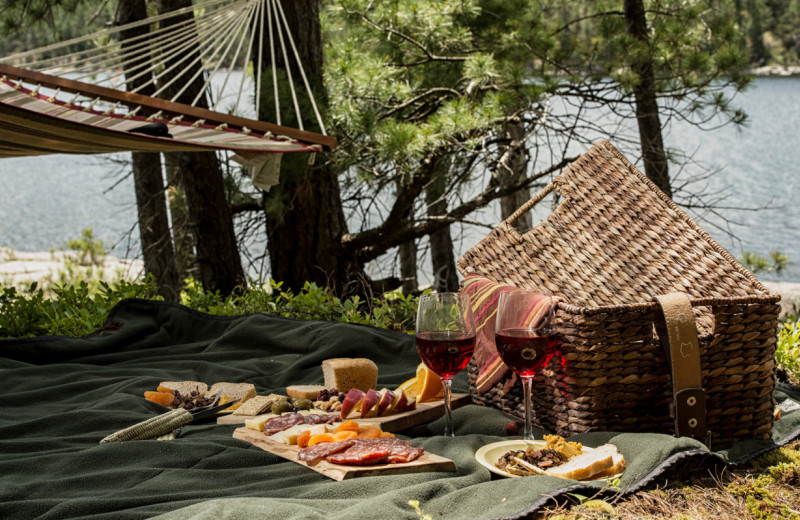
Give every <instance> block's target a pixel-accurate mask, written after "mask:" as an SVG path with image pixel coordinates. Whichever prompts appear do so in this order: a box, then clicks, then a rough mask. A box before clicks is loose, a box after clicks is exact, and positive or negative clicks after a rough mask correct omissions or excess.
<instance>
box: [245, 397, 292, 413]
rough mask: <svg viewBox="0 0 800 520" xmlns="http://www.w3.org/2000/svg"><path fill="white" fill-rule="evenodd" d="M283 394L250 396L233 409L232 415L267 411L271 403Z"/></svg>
mask: <svg viewBox="0 0 800 520" xmlns="http://www.w3.org/2000/svg"><path fill="white" fill-rule="evenodd" d="M282 397H283V396H282V395H278V394H270V395H257V396H255V397H251V398H250V399H248V400H247V401H245V402H244V403H242V406H240V407H239V408H237V409H236V410H234V411H233V415H258V414H260V413H264V412H265V411H267V410H268V409H269V408H270V407H271V406H272V404H273V403H274V402H275V401H277V400H278V399H281V398H282Z"/></svg>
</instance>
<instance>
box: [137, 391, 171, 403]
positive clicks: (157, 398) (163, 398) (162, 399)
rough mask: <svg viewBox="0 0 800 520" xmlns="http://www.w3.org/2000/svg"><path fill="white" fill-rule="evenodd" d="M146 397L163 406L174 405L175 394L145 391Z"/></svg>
mask: <svg viewBox="0 0 800 520" xmlns="http://www.w3.org/2000/svg"><path fill="white" fill-rule="evenodd" d="M144 398H145V399H147V400H148V401H153V402H154V403H158V404H160V405H162V406H172V402H173V401H174V400H175V396H174V395H173V394H172V392H169V393H168V392H145V393H144Z"/></svg>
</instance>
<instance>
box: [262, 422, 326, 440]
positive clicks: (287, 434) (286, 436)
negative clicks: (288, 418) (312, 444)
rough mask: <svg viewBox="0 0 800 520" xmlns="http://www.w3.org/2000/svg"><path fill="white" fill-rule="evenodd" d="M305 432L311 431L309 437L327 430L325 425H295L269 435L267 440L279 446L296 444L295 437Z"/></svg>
mask: <svg viewBox="0 0 800 520" xmlns="http://www.w3.org/2000/svg"><path fill="white" fill-rule="evenodd" d="M306 430H311V435H317V434H318V433H326V432H327V431H328V428H327V426H326V425H325V424H295V425H294V426H292V427H291V428H288V429H286V430H283V431H282V432H278V433H275V434H272V435H270V436H269V437H267V439H269V440H271V441H274V442H279V443H281V444H297V437H298V436H300V434H301V433H303V432H304V431H306Z"/></svg>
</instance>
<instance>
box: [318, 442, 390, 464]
mask: <svg viewBox="0 0 800 520" xmlns="http://www.w3.org/2000/svg"><path fill="white" fill-rule="evenodd" d="M390 451H391V448H389V447H385V446H368V445H364V444H356V445H355V446H353V447H351V448H348V449H347V450H345V451H343V452H340V453H334V454H333V455H329V456H328V457H326V458H325V460H327V461H328V462H332V463H333V464H345V465H348V466H370V465H372V464H383V463H385V462H386V461H387V460H388V457H389V453H390Z"/></svg>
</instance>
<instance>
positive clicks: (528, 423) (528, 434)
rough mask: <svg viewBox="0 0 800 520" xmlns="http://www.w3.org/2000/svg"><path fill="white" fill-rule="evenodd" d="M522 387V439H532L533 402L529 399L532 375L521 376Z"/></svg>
mask: <svg viewBox="0 0 800 520" xmlns="http://www.w3.org/2000/svg"><path fill="white" fill-rule="evenodd" d="M522 387H523V389H524V392H525V432H524V436H523V439H525V440H533V403H532V400H531V393H532V389H533V377H523V378H522Z"/></svg>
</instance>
